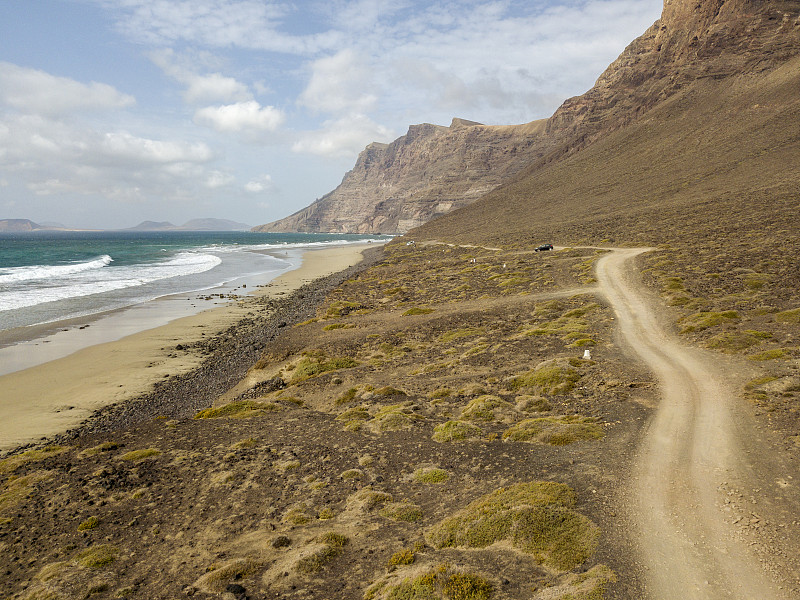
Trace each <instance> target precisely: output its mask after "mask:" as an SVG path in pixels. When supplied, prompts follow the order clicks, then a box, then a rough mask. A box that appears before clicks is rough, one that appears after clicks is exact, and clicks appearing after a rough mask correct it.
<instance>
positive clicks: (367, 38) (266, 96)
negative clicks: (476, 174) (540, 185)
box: [0, 0, 661, 228]
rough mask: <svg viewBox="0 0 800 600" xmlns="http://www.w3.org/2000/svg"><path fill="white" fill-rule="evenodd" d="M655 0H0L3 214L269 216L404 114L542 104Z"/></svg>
mask: <svg viewBox="0 0 800 600" xmlns="http://www.w3.org/2000/svg"><path fill="white" fill-rule="evenodd" d="M660 12H661V2H660V1H658V0H589V1H584V0H551V1H525V2H523V1H514V0H508V1H502V0H501V1H497V2H482V1H473V0H453V1H450V2H440V3H430V2H414V1H405V0H394V1H384V0H324V1H319V2H317V1H315V0H309V1H302V0H299V1H295V2H282V1H275V2H273V1H271V0H3V1H2V2H0V218H29V219H33V220H34V221H45V222H53V221H55V222H60V223H63V224H65V225H67V226H70V227H91V228H119V227H129V226H133V225H135V224H136V223H138V222H140V221H142V220H145V219H152V220H158V221H163V220H168V221H172V222H173V223H176V224H182V223H183V222H185V221H187V220H189V219H191V218H200V217H216V218H227V219H233V220H236V221H242V222H245V223H248V224H251V225H258V224H261V223H265V222H268V221H272V220H275V219H278V218H280V217H283V216H286V215H288V214H291V213H292V212H294V211H296V210H298V209H300V208H303V207H304V206H307V205H308V204H310V203H311V202H313V201H314V199H316V198H318V197H320V196H322V195H324V194H325V193H327V192H329V191H331V190H332V189H333V188H335V187H336V186H337V185H338V184H339V182H340V181H341V179H342V177H343V175H344V174H345V172H346V171H347V170H348V169H350V168H351V167H352V166H353V164H354V162H355V159H356V157H357V155H358V152H360V151H361V150H362V149H363V148H364V146H366V145H367V144H368V143H370V142H372V141H381V142H388V141H391V140H393V139H395V138H397V137H398V136H400V135H402V134H404V133H405V132H406V130H407V128H408V126H409V125H410V124H415V123H423V122H428V123H436V124H440V125H448V124H449V123H450V120H451V119H452V118H453V117H461V118H466V119H471V120H475V121H479V122H481V123H486V124H493V125H494V124H510V123H525V122H528V121H532V120H535V119H540V118H545V117H548V116H550V115H551V114H552V113H553V111H554V110H555V109H556V108H557V107H558V106H559V105H560V104H561V102H563V101H564V100H565V99H566V98H568V97H570V96H574V95H578V94H581V93H583V92H585V91H586V90H587V89H588V88H590V87H591V86H592V84H593V83H594V80H595V79H596V78H597V77H598V76H599V75H600V73H601V72H602V71H603V70H604V69H605V67H606V66H607V65H608V64H609V63H610V62H611V61H613V60H614V58H616V57H617V56H618V55H619V53H620V52H621V51H622V50H623V49H624V48H625V46H626V45H627V44H628V43H629V42H630V41H632V40H633V39H634V38H635V37H637V36H638V35H640V34H641V33H643V32H644V31H645V29H646V28H647V27H648V26H650V25H651V24H652V23H653V22H654V21H655V20H656V19H657V18H658V17H659V15H660Z"/></svg>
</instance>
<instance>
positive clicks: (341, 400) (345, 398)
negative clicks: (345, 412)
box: [335, 388, 358, 405]
mask: <svg viewBox="0 0 800 600" xmlns="http://www.w3.org/2000/svg"><path fill="white" fill-rule="evenodd" d="M357 393H358V389H357V388H350V389H349V390H347V391H346V392H345V393H344V394H342V395H341V396H339V397H338V398H337V399H336V401H335V404H337V405H339V404H347V403H348V402H352V401H353V400H354V399H355V397H356V394H357Z"/></svg>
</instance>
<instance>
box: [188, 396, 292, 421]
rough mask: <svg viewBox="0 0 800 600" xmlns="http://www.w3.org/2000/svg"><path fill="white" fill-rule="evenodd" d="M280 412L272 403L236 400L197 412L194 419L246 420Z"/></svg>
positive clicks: (278, 406)
mask: <svg viewBox="0 0 800 600" xmlns="http://www.w3.org/2000/svg"><path fill="white" fill-rule="evenodd" d="M278 410H282V408H281V406H280V405H279V404H275V403H274V402H256V401H255V400H237V401H235V402H229V403H228V404H223V405H222V406H217V407H212V408H206V409H204V410H201V411H200V412H198V413H197V414H196V415H195V416H194V418H195V419H248V418H250V417H260V416H263V415H266V414H268V413H271V412H275V411H278Z"/></svg>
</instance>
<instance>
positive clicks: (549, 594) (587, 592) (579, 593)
mask: <svg viewBox="0 0 800 600" xmlns="http://www.w3.org/2000/svg"><path fill="white" fill-rule="evenodd" d="M616 580H617V577H616V575H615V574H614V572H613V571H612V570H611V569H609V568H608V567H607V566H605V565H595V566H594V567H592V568H591V569H589V570H588V571H586V572H584V573H567V574H565V575H562V576H561V577H559V578H558V579H557V580H556V581H555V582H553V584H552V585H551V586H549V587H547V588H546V589H545V591H543V592H542V593H541V594H537V595H536V596H534V598H536V599H537V600H538V599H542V600H544V598H547V599H548V600H602V599H603V598H605V597H606V592H607V591H608V586H609V584H611V583H613V582H615V581H616Z"/></svg>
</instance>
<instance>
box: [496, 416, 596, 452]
mask: <svg viewBox="0 0 800 600" xmlns="http://www.w3.org/2000/svg"><path fill="white" fill-rule="evenodd" d="M603 435H604V434H603V428H602V427H601V426H600V425H599V424H598V423H596V422H595V420H594V419H593V418H591V417H582V416H580V415H563V416H555V417H538V418H534V419H525V420H524V421H520V422H519V423H517V424H516V425H514V426H512V427H511V428H509V429H508V430H507V431H506V432H505V433H504V434H503V439H504V440H511V441H513V442H538V443H540V444H550V445H551V446H565V445H567V444H571V443H573V442H577V441H579V440H597V439H600V438H602V437H603Z"/></svg>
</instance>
